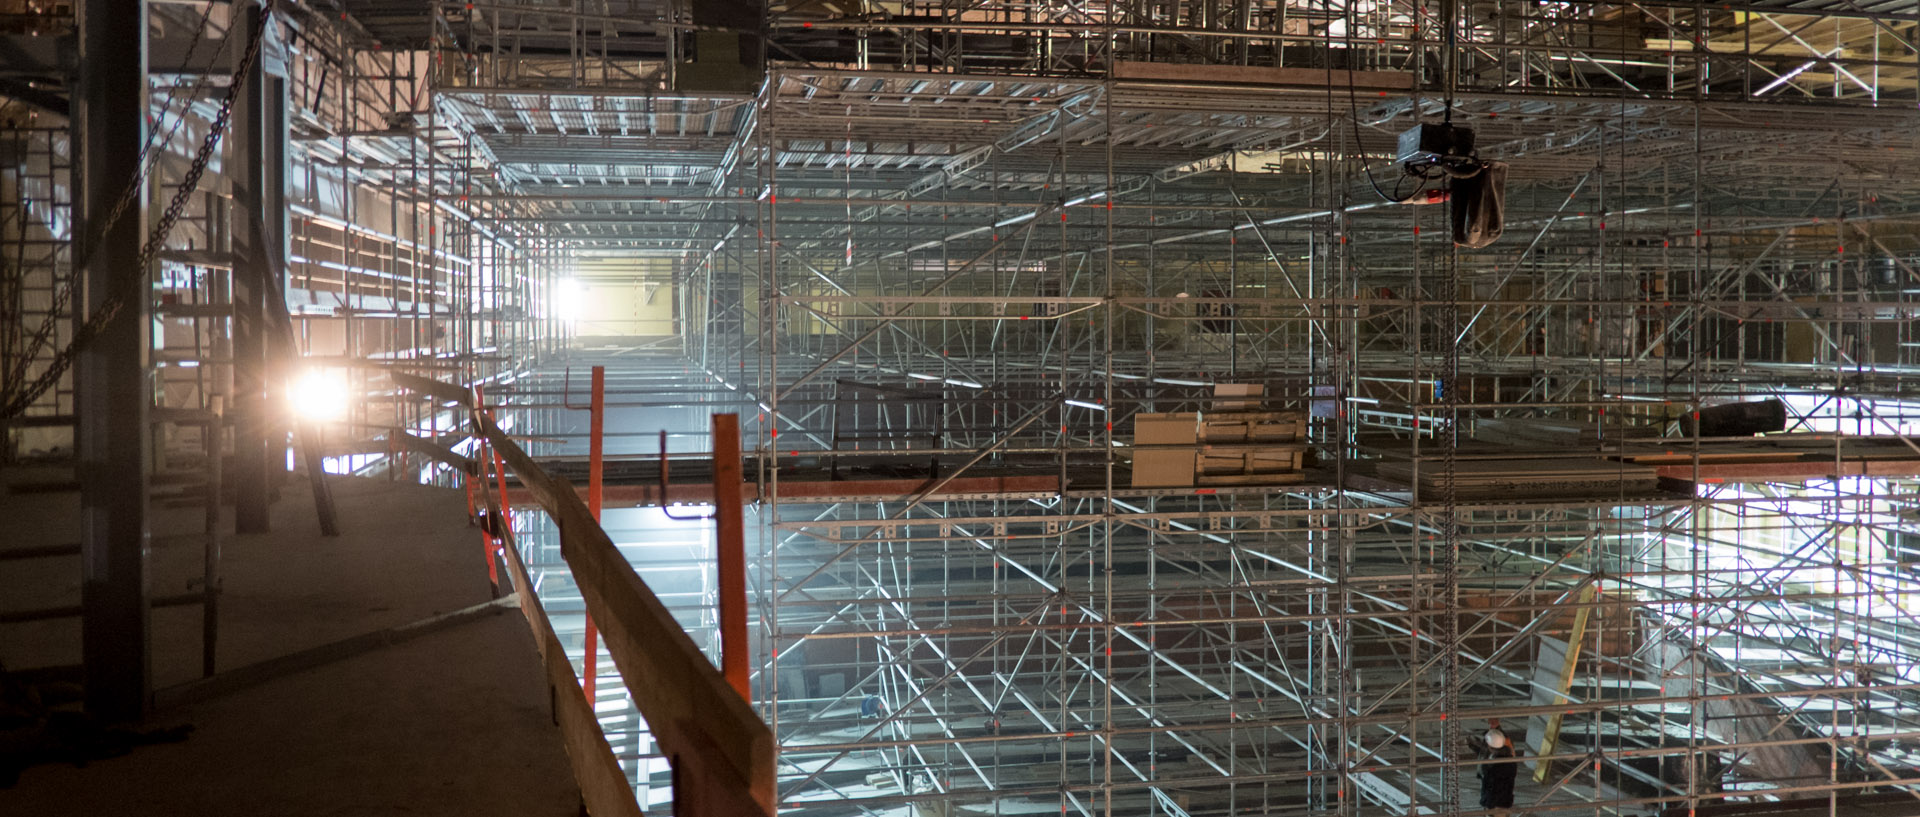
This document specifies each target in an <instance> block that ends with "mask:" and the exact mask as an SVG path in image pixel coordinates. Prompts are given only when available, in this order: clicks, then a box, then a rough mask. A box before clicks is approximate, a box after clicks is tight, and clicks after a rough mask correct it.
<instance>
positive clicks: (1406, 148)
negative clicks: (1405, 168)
mask: <svg viewBox="0 0 1920 817" xmlns="http://www.w3.org/2000/svg"><path fill="white" fill-rule="evenodd" d="M1472 155H1473V131H1471V130H1468V129H1466V128H1463V127H1460V126H1458V125H1435V124H1430V123H1422V124H1419V125H1415V126H1413V127H1411V128H1408V129H1407V130H1405V131H1403V132H1402V133H1401V134H1400V149H1399V151H1397V152H1396V153H1395V154H1394V157H1395V158H1394V161H1395V162H1398V163H1400V164H1409V163H1411V164H1429V163H1432V162H1437V161H1440V160H1442V159H1464V158H1467V157H1469V156H1472Z"/></svg>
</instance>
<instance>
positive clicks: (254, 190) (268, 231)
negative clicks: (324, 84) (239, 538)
mask: <svg viewBox="0 0 1920 817" xmlns="http://www.w3.org/2000/svg"><path fill="white" fill-rule="evenodd" d="M260 14H261V8H260V6H259V5H258V3H255V2H248V3H247V4H246V5H245V8H244V10H243V11H242V12H241V16H240V22H239V25H238V26H237V27H236V28H237V30H241V31H253V30H254V29H255V28H256V27H257V21H258V19H259V15H260ZM269 31H271V29H269ZM262 51H263V52H264V51H265V49H264V48H263V49H262ZM244 53H245V50H244V49H241V50H239V51H236V52H235V57H234V58H235V59H236V60H238V59H240V55H241V54H244ZM284 87H285V86H284V81H283V80H279V79H277V78H275V77H273V76H272V75H271V74H270V73H268V72H267V70H266V67H265V66H264V65H262V63H261V61H255V62H254V64H253V66H252V68H251V70H249V71H248V72H247V78H246V88H245V89H244V90H242V91H241V93H240V96H239V99H238V101H236V102H235V103H234V110H233V135H232V152H231V153H230V154H229V155H230V157H231V160H232V162H233V167H234V168H236V172H235V173H234V174H233V176H232V177H231V178H232V179H233V182H234V211H233V213H234V215H233V217H234V219H235V220H236V221H238V222H240V223H237V224H235V225H234V230H233V244H234V246H233V254H234V259H235V264H234V270H233V383H234V432H233V434H234V450H233V465H234V468H233V478H234V529H235V530H236V531H237V532H239V533H263V532H266V531H267V530H268V529H269V528H270V527H271V525H270V522H269V517H270V507H269V505H270V498H271V494H272V489H273V486H274V485H276V484H277V483H279V482H280V481H281V480H282V479H284V477H285V473H286V434H285V431H284V430H283V429H282V427H281V424H280V423H279V422H278V416H277V415H278V412H277V411H275V406H276V403H277V401H276V400H274V399H273V398H274V394H273V384H274V383H275V382H277V380H276V379H275V378H274V376H273V372H272V370H271V367H270V365H269V361H271V360H272V359H273V351H274V350H273V348H272V347H273V344H274V343H275V342H276V340H275V338H276V332H275V331H274V327H272V326H270V325H269V324H268V321H269V320H270V317H269V316H270V315H271V314H272V312H271V311H270V310H269V308H268V307H269V305H270V304H272V303H273V300H272V294H271V292H270V289H271V288H273V287H283V286H285V282H284V281H282V280H280V276H279V274H278V272H277V270H280V269H284V268H285V267H284V265H283V264H276V263H275V261H276V260H284V259H285V258H286V256H287V251H286V247H285V242H286V236H287V234H288V233H287V208H286V179H287V170H286V166H287V160H288V153H287V118H286V99H285V93H284Z"/></svg>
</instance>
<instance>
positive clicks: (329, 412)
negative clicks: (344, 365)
mask: <svg viewBox="0 0 1920 817" xmlns="http://www.w3.org/2000/svg"><path fill="white" fill-rule="evenodd" d="M347 391H348V387H347V376H346V374H345V373H344V372H341V371H338V370H335V369H321V368H309V369H306V370H305V371H302V372H301V373H300V374H299V375H297V376H295V377H294V378H293V380H292V381H291V382H289V383H288V384H287V405H288V407H289V408H291V409H292V410H293V414H294V416H296V417H299V418H300V419H302V420H306V421H308V422H315V423H324V422H330V421H335V420H343V419H346V416H347Z"/></svg>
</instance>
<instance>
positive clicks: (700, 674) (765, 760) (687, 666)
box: [477, 416, 775, 817]
mask: <svg viewBox="0 0 1920 817" xmlns="http://www.w3.org/2000/svg"><path fill="white" fill-rule="evenodd" d="M477 424H478V425H479V426H480V429H481V432H482V433H483V434H484V435H485V436H486V438H487V439H488V441H490V442H491V443H492V444H493V446H494V450H495V451H497V452H499V453H500V455H501V456H502V457H504V458H505V459H506V462H507V465H508V466H509V467H511V468H512V469H513V472H514V475H515V476H517V477H519V478H520V481H521V483H522V484H523V485H525V486H526V487H527V489H528V490H529V491H531V492H532V493H533V495H534V497H535V498H536V499H538V500H539V502H540V505H541V506H542V507H544V508H546V510H547V513H548V514H549V515H551V516H552V517H553V519H554V522H555V524H556V525H558V526H559V528H560V555H561V556H562V557H563V558H565V559H566V561H567V565H568V567H570V568H571V569H572V571H573V578H574V582H575V584H576V585H577V586H578V587H579V588H580V594H581V596H582V597H583V598H584V599H585V601H586V605H587V611H588V612H589V613H590V614H592V616H593V620H594V623H595V624H596V625H598V626H599V628H600V634H601V636H602V638H603V639H604V640H605V642H606V646H607V652H608V653H609V654H611V655H612V656H613V663H614V665H615V666H617V667H618V668H619V669H620V675H621V677H622V678H624V679H625V680H626V683H627V689H628V691H629V692H631V693H632V695H633V701H634V705H635V706H637V707H638V708H639V709H640V712H641V714H642V715H643V716H645V717H646V719H647V725H648V726H649V727H650V728H652V730H653V732H654V734H655V735H656V736H657V737H658V738H659V740H660V743H661V745H662V746H663V748H665V749H666V750H667V754H668V755H670V756H674V761H675V763H676V764H685V763H694V764H705V766H704V767H703V768H702V769H700V771H699V772H698V774H699V775H701V776H707V775H713V776H715V777H716V779H722V780H725V781H726V783H727V785H730V786H733V787H736V788H739V789H743V790H745V791H747V792H748V793H749V794H750V796H751V797H752V799H753V801H754V802H755V803H756V804H758V805H759V807H760V812H759V813H762V814H766V815H771V814H773V811H774V805H773V804H774V787H773V764H774V753H775V747H774V742H773V732H772V731H771V730H770V729H768V728H767V725H766V723H765V722H763V721H761V720H760V717H759V715H757V714H755V713H754V711H753V707H751V706H750V705H748V703H747V702H746V701H745V700H742V699H741V697H740V695H739V694H738V693H736V692H734V691H733V688H732V687H731V686H729V685H728V684H727V681H726V678H725V677H723V676H722V675H721V674H720V671H719V670H718V669H716V668H715V667H714V666H713V664H712V662H710V661H708V660H707V657H706V655H705V654H703V653H702V652H701V651H700V648H699V647H698V646H696V645H695V644H694V643H693V639H692V638H690V637H688V635H687V632H686V630H685V629H684V628H682V627H681V626H680V623H679V621H677V620H676V619H674V617H673V614H672V613H671V612H670V611H668V610H667V608H666V605H664V604H662V603H661V602H660V599H659V597H658V596H655V595H654V593H653V591H652V590H650V589H649V588H648V587H647V585H646V582H644V581H641V579H640V576H639V574H637V573H635V572H634V571H633V566H632V565H630V564H628V563H627V560H626V557H624V556H622V555H621V554H620V551H619V549H617V548H615V547H614V545H613V540H611V539H609V538H608V537H607V533H606V531H605V530H602V529H601V528H600V526H599V525H598V524H596V523H595V522H594V521H593V515H592V513H591V512H589V511H588V510H587V506H586V503H585V502H583V501H581V499H580V494H579V492H578V491H577V490H576V489H575V488H574V487H573V485H572V484H571V483H569V482H567V481H566V480H564V479H559V478H556V477H552V476H549V475H548V474H547V473H546V472H545V471H543V470H541V468H540V466H539V465H538V464H536V463H535V462H534V461H533V458H532V457H529V456H527V453H526V451H524V450H522V449H521V448H520V446H519V445H518V444H516V443H515V442H514V441H513V440H512V438H510V437H508V436H507V434H506V433H505V432H503V431H501V430H500V427H499V426H497V425H495V424H494V423H493V421H492V420H491V419H489V418H487V417H484V416H482V417H478V418H477ZM688 817H703V815H700V814H695V813H692V812H688Z"/></svg>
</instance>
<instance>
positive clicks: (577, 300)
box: [553, 278, 587, 323]
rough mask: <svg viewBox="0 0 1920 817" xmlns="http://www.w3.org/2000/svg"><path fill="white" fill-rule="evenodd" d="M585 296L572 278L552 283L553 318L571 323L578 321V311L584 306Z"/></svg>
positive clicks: (577, 282)
mask: <svg viewBox="0 0 1920 817" xmlns="http://www.w3.org/2000/svg"><path fill="white" fill-rule="evenodd" d="M586 300H587V295H586V292H585V291H584V290H582V288H581V286H580V282H579V281H576V280H574V279H572V278H562V279H560V280H558V281H555V282H553V317H554V318H555V319H557V320H563V321H567V322H568V323H572V322H574V321H577V320H580V311H581V309H583V308H584V307H585V306H586Z"/></svg>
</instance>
